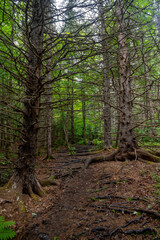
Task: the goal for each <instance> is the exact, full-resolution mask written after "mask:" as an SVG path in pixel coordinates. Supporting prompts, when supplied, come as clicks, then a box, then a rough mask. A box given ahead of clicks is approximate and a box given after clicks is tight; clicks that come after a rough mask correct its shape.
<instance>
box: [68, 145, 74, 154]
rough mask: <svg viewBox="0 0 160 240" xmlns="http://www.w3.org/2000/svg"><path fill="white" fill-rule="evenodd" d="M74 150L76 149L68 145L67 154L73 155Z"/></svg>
mask: <svg viewBox="0 0 160 240" xmlns="http://www.w3.org/2000/svg"><path fill="white" fill-rule="evenodd" d="M75 150H76V148H75V147H72V146H71V147H69V154H70V155H75V154H76V152H75Z"/></svg>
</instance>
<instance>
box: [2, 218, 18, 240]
mask: <svg viewBox="0 0 160 240" xmlns="http://www.w3.org/2000/svg"><path fill="white" fill-rule="evenodd" d="M13 225H15V222H12V221H8V222H5V221H4V217H3V216H0V240H7V239H12V238H13V237H15V235H16V233H15V232H14V231H13V230H12V229H11V228H10V227H11V226H13Z"/></svg>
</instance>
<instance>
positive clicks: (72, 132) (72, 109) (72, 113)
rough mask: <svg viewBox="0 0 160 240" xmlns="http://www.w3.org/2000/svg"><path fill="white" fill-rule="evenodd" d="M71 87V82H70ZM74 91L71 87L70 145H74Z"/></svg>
mask: <svg viewBox="0 0 160 240" xmlns="http://www.w3.org/2000/svg"><path fill="white" fill-rule="evenodd" d="M72 85H73V80H72ZM73 98H74V89H73V86H71V143H72V144H74V100H73Z"/></svg>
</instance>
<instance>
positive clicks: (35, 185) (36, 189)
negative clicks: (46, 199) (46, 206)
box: [6, 174, 44, 198]
mask: <svg viewBox="0 0 160 240" xmlns="http://www.w3.org/2000/svg"><path fill="white" fill-rule="evenodd" d="M6 188H11V189H12V190H13V191H15V192H17V193H18V194H23V193H24V194H28V195H29V196H30V197H32V198H34V194H36V195H38V196H40V197H42V196H43V195H44V190H43V188H42V186H41V184H40V182H39V181H38V179H37V177H36V176H34V177H33V178H32V181H24V178H21V177H20V176H18V175H16V174H14V175H13V176H12V177H11V179H10V180H9V182H8V184H7V185H6Z"/></svg>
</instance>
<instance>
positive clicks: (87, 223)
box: [19, 148, 160, 240]
mask: <svg viewBox="0 0 160 240" xmlns="http://www.w3.org/2000/svg"><path fill="white" fill-rule="evenodd" d="M76 150H77V149H76ZM78 151H80V148H78ZM82 151H83V152H84V151H88V149H86V148H85V149H84V148H81V152H82ZM58 155H60V157H56V160H55V166H54V169H55V172H53V173H52V174H55V173H56V174H57V176H58V177H59V180H60V184H59V187H58V193H56V194H57V197H56V198H54V196H53V201H52V202H51V204H50V207H49V208H47V210H43V211H42V212H41V213H39V214H38V215H37V217H36V218H35V219H33V222H32V223H30V224H29V226H28V227H27V228H26V230H25V234H24V236H23V237H21V238H19V239H21V240H78V239H80V240H107V239H123V240H128V239H137V240H142V239H145V240H153V239H160V238H156V235H157V234H158V231H157V229H158V226H159V225H160V215H159V214H158V213H157V210H158V209H159V201H156V199H154V201H153V198H152V189H151V188H150V186H151V184H153V183H154V182H153V181H151V179H150V178H149V175H147V174H146V175H142V174H141V173H142V170H143V169H144V168H145V170H146V169H148V170H147V171H148V172H149V171H150V172H151V171H152V170H153V169H154V168H153V167H152V166H147V165H145V164H144V163H141V162H138V161H134V162H123V163H122V162H116V163H115V162H104V163H98V164H93V165H91V166H90V167H89V168H88V169H86V170H85V169H84V168H83V159H84V158H82V157H79V156H74V155H73V156H72V157H69V158H68V157H67V156H68V152H64V153H57V156H58ZM62 155H63V156H62ZM151 198H152V200H151ZM42 201H43V199H42ZM148 206H149V207H150V208H148ZM150 209H151V210H150ZM138 210H139V211H138ZM135 236H136V237H135Z"/></svg>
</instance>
